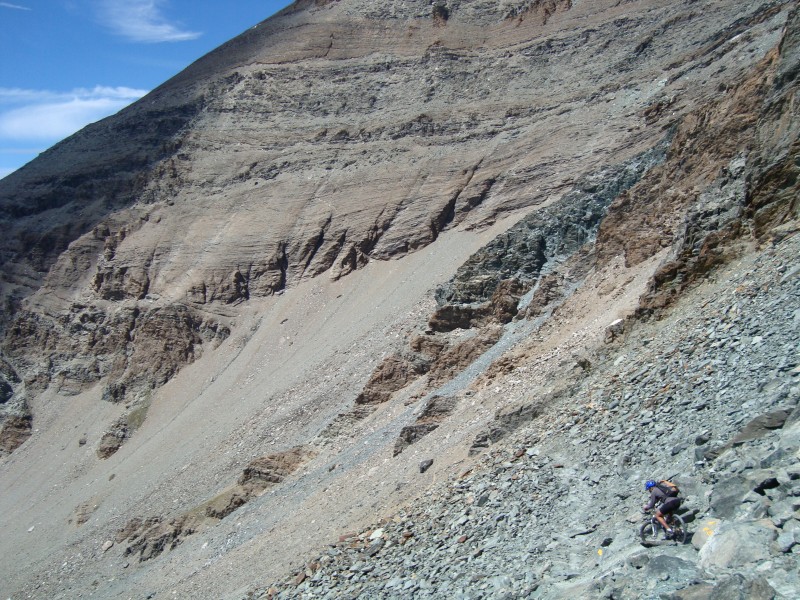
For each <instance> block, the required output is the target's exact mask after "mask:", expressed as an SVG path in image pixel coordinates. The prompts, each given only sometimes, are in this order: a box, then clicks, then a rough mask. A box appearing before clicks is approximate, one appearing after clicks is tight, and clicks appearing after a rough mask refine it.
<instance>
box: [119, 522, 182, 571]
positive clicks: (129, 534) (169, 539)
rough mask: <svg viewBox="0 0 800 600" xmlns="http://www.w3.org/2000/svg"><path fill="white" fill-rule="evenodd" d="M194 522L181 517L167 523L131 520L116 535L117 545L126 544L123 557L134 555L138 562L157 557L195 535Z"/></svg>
mask: <svg viewBox="0 0 800 600" xmlns="http://www.w3.org/2000/svg"><path fill="white" fill-rule="evenodd" d="M195 521H196V519H192V518H191V517H188V516H182V517H178V518H175V519H170V520H169V521H163V520H162V519H161V518H160V517H152V518H150V519H146V520H144V521H142V520H140V519H134V520H131V521H130V522H129V523H128V524H127V525H126V526H125V527H124V528H123V529H122V530H121V531H120V532H119V534H118V535H117V538H116V541H117V543H122V542H128V544H127V546H126V548H125V553H124V556H131V555H134V556H136V557H137V558H138V559H139V562H145V561H147V560H150V559H152V558H155V557H157V556H158V555H160V554H161V553H162V552H164V551H165V550H174V549H175V548H176V547H177V546H178V544H180V543H181V542H182V541H183V540H184V539H186V537H187V536H190V535H192V534H193V533H195V529H194V527H195Z"/></svg>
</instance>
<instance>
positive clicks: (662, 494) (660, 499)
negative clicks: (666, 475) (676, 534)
mask: <svg viewBox="0 0 800 600" xmlns="http://www.w3.org/2000/svg"><path fill="white" fill-rule="evenodd" d="M644 489H645V490H647V491H649V492H650V500H649V501H648V502H647V504H645V505H644V506H643V507H642V512H647V511H649V510H651V509H652V508H653V507H655V506H658V508H657V509H656V512H655V517H656V520H657V521H658V522H659V524H660V525H661V526H662V527H663V528H664V531H665V532H666V537H667V538H669V537H672V528H671V527H670V526H669V525H667V520H666V519H665V517H667V516H669V515H671V514H672V513H673V512H675V511H676V510H677V509H678V507H679V506H680V505H681V502H682V501H683V500H682V498H679V497H678V493H679V492H678V488H677V487H676V486H675V485H667V483H666V482H663V481H661V482H656V481H654V480H652V479H648V480H647V481H646V482H645V484H644Z"/></svg>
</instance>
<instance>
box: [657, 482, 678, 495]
mask: <svg viewBox="0 0 800 600" xmlns="http://www.w3.org/2000/svg"><path fill="white" fill-rule="evenodd" d="M656 485H657V486H658V487H659V489H660V490H661V491H662V492H664V493H665V494H666V495H667V496H671V497H675V496H677V495H678V494H680V493H681V490H680V489H679V488H678V486H677V485H675V484H674V483H672V482H671V481H667V480H666V479H662V480H661V481H659V482H658V483H657V484H656Z"/></svg>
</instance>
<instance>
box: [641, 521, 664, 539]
mask: <svg viewBox="0 0 800 600" xmlns="http://www.w3.org/2000/svg"><path fill="white" fill-rule="evenodd" d="M660 534H661V526H660V525H659V524H658V523H654V522H653V521H648V522H647V523H645V524H644V525H642V526H641V527H640V528H639V537H641V538H642V542H644V543H652V542H657V541H658V536H659V535H660Z"/></svg>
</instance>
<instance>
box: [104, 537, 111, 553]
mask: <svg viewBox="0 0 800 600" xmlns="http://www.w3.org/2000/svg"><path fill="white" fill-rule="evenodd" d="M113 547H114V542H112V541H111V540H108V541H106V542H105V543H104V544H103V552H108V551H109V550H111V548H113Z"/></svg>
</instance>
